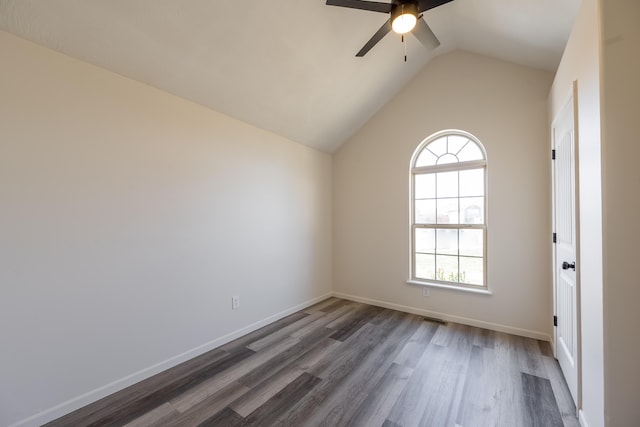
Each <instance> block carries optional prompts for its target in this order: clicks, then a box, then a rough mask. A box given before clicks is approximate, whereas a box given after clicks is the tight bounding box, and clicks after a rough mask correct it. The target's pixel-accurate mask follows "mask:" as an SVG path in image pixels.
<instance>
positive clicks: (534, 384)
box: [522, 372, 564, 427]
mask: <svg viewBox="0 0 640 427" xmlns="http://www.w3.org/2000/svg"><path fill="white" fill-rule="evenodd" d="M522 388H523V394H524V397H525V399H524V401H525V407H526V410H527V417H528V420H529V422H530V425H531V426H533V427H563V425H564V424H563V422H562V416H561V415H560V411H559V409H558V405H557V404H556V398H555V396H554V395H553V389H552V388H551V383H550V382H549V380H548V379H546V378H541V377H536V376H535V375H530V374H527V373H525V372H523V373H522Z"/></svg>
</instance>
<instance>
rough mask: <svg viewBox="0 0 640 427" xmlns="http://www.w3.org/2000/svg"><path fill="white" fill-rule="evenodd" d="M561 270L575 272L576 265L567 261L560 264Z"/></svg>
mask: <svg viewBox="0 0 640 427" xmlns="http://www.w3.org/2000/svg"><path fill="white" fill-rule="evenodd" d="M562 269H563V270H568V269H572V270H573V271H576V263H575V262H572V263H571V264H569V263H568V262H567V261H565V262H563V263H562Z"/></svg>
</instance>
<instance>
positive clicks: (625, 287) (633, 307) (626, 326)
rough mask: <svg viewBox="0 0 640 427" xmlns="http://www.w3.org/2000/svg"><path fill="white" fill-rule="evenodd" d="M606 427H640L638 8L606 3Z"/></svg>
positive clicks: (631, 2) (615, 0) (631, 3)
mask: <svg viewBox="0 0 640 427" xmlns="http://www.w3.org/2000/svg"><path fill="white" fill-rule="evenodd" d="M600 4H601V12H602V24H603V35H602V40H603V43H602V47H603V49H602V172H603V181H602V190H603V191H602V197H603V209H604V211H603V217H604V227H603V228H604V235H603V236H604V242H603V243H604V361H605V368H604V369H605V414H606V425H608V426H613V427H622V426H637V425H640V397H639V396H640V334H639V332H638V328H639V327H640V310H638V302H640V273H639V269H638V255H639V254H640V250H639V249H638V242H640V224H639V223H638V212H640V196H639V194H640V193H639V190H638V189H639V187H640V168H639V167H638V159H640V142H639V141H638V136H639V135H640V54H639V52H640V25H639V23H640V2H638V1H637V0H607V1H601V2H600Z"/></svg>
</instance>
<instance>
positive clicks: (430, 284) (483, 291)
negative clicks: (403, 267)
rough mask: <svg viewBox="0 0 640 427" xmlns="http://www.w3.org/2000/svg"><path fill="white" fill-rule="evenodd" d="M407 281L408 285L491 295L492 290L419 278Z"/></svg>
mask: <svg viewBox="0 0 640 427" xmlns="http://www.w3.org/2000/svg"><path fill="white" fill-rule="evenodd" d="M407 283H408V284H409V285H418V286H427V287H430V288H440V289H450V290H453V291H462V292H470V293H472V294H481V295H493V294H492V292H491V291H490V290H488V289H474V288H466V287H463V286H454V285H445V284H442V283H434V282H423V281H420V280H407Z"/></svg>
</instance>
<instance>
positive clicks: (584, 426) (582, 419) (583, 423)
mask: <svg viewBox="0 0 640 427" xmlns="http://www.w3.org/2000/svg"><path fill="white" fill-rule="evenodd" d="M578 421H580V425H581V426H582V427H589V424H588V423H587V418H586V417H585V416H584V412H582V409H580V410H579V411H578Z"/></svg>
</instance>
